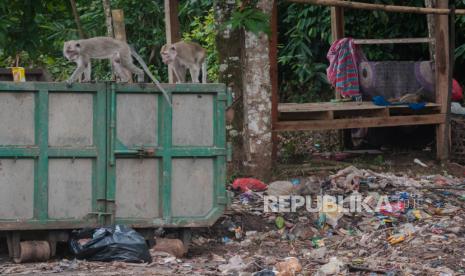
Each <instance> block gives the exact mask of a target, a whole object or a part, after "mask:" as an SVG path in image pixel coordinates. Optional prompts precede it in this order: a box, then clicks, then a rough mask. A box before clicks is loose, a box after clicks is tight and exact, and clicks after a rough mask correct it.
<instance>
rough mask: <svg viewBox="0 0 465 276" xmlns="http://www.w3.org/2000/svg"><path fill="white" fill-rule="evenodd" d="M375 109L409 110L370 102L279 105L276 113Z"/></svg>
mask: <svg viewBox="0 0 465 276" xmlns="http://www.w3.org/2000/svg"><path fill="white" fill-rule="evenodd" d="M439 106H440V105H439V104H436V103H427V104H426V106H425V108H436V107H439ZM377 109H395V110H399V109H409V107H408V106H406V105H393V106H388V107H385V106H379V105H375V104H373V103H372V102H345V103H331V102H322V103H301V104H298V103H280V104H279V105H278V111H279V112H280V113H292V112H321V111H328V110H332V111H341V110H377Z"/></svg>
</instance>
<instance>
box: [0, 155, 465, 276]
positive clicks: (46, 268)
mask: <svg viewBox="0 0 465 276" xmlns="http://www.w3.org/2000/svg"><path fill="white" fill-rule="evenodd" d="M379 156H381V155H377V154H375V155H363V156H351V157H346V158H345V159H344V160H339V161H335V160H334V159H335V158H333V157H334V156H326V157H324V158H322V159H317V160H314V161H312V162H308V163H305V164H299V165H286V166H282V167H280V169H279V170H278V171H277V172H275V174H274V178H275V180H283V181H287V180H292V181H293V182H294V185H295V186H293V187H291V188H290V189H289V190H288V191H287V192H288V193H289V194H294V195H307V196H308V195H311V196H314V195H321V194H330V195H349V194H353V193H359V194H361V195H363V196H368V197H370V196H371V197H373V198H376V197H379V196H380V195H388V198H389V202H391V203H393V204H396V203H398V202H400V201H402V200H412V199H414V200H418V201H415V203H416V205H413V206H410V205H409V206H408V207H407V206H405V207H404V208H402V209H401V210H397V211H396V210H390V211H389V210H388V211H386V212H384V213H379V212H375V213H367V212H358V213H344V214H343V215H341V217H337V219H336V222H337V223H336V224H334V220H331V218H333V215H334V214H330V213H327V214H325V216H322V215H321V214H322V213H324V212H316V213H315V212H313V213H309V212H308V211H306V210H305V208H303V209H299V210H298V211H297V212H290V213H287V212H268V213H267V212H264V201H263V194H264V193H265V194H266V193H275V192H276V191H274V192H272V187H275V186H274V185H273V184H272V183H267V184H269V186H268V190H267V191H265V192H253V191H250V192H246V193H243V192H240V191H235V197H234V200H233V204H232V205H231V208H230V209H229V210H228V211H227V212H226V214H225V215H224V216H223V217H222V218H221V219H220V220H219V221H218V222H217V223H216V224H215V225H214V226H212V227H210V228H208V229H195V230H194V231H193V238H192V243H191V245H190V249H189V252H188V253H187V254H186V255H185V256H183V257H181V258H176V257H174V256H172V255H170V254H168V253H164V252H156V251H154V250H151V254H152V258H153V262H152V263H150V264H129V263H122V262H112V263H101V262H88V261H83V260H76V259H73V258H72V256H70V255H68V254H65V253H62V255H61V256H60V257H57V258H56V259H53V260H50V261H48V262H43V263H29V264H14V263H12V262H10V261H9V260H8V257H7V256H6V255H1V256H0V274H11V275H48V274H54V275H258V276H264V275H370V276H372V275H390V276H391V275H442V276H446V275H465V257H464V255H463V245H464V244H465V236H464V234H465V224H464V220H465V215H464V212H463V211H464V208H465V168H464V167H463V166H460V165H458V164H454V163H449V164H442V165H441V164H438V163H437V162H436V161H434V160H432V159H431V158H428V156H429V154H428V153H421V152H416V153H408V154H394V155H382V156H381V157H379ZM415 158H417V159H419V160H420V161H421V162H422V163H424V164H425V165H426V166H427V167H423V166H422V165H420V164H418V163H414V162H413V160H414V159H415ZM350 165H354V166H355V167H349V166H350ZM347 167H349V168H347ZM402 197H403V198H402ZM406 197H407V198H406ZM338 216H339V215H338ZM322 218H323V219H322ZM63 254H64V255H63ZM289 257H295V258H296V259H289ZM290 260H292V261H296V260H297V262H298V265H297V266H294V267H293V268H294V269H293V270H292V269H290V270H288V271H285V269H284V270H283V264H279V263H280V262H288V263H289V261H290ZM280 269H281V270H280ZM260 271H261V272H260ZM273 271H274V272H273Z"/></svg>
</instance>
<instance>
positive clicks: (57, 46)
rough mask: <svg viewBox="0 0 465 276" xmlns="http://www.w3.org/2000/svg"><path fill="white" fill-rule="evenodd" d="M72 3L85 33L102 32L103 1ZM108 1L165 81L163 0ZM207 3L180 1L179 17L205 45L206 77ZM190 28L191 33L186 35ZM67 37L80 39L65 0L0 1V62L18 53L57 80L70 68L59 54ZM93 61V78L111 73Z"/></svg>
mask: <svg viewBox="0 0 465 276" xmlns="http://www.w3.org/2000/svg"><path fill="white" fill-rule="evenodd" d="M76 4H77V9H78V13H79V15H80V19H81V24H82V26H83V29H84V32H85V33H86V34H87V35H88V37H95V36H105V35H106V33H107V31H106V26H105V16H104V12H103V6H102V1H101V0H79V1H76ZM111 6H112V9H118V8H119V9H123V11H124V14H125V26H126V36H127V39H128V43H130V44H132V45H134V47H135V49H136V50H137V52H138V53H139V54H140V55H141V56H142V58H143V59H144V60H146V61H149V60H150V62H149V63H148V64H149V68H150V70H151V71H152V73H153V74H154V75H155V77H157V78H159V79H160V80H161V81H167V66H166V65H164V64H163V63H162V62H161V59H160V55H159V51H160V48H161V46H162V45H163V44H165V43H166V36H165V22H164V9H163V7H164V1H163V0H153V1H143V8H142V5H141V1H137V0H112V1H111ZM211 7H212V1H211V0H186V1H181V5H180V15H179V17H180V18H179V19H180V22H181V30H182V32H183V33H187V34H186V37H191V38H192V39H193V40H197V41H200V42H201V43H202V45H204V46H205V47H207V50H208V53H209V56H208V62H209V65H210V70H209V72H210V74H211V75H210V76H209V77H210V79H213V78H216V74H217V71H218V70H217V66H218V65H217V62H216V59H215V57H214V56H215V53H216V52H215V51H216V50H215V49H214V42H213V40H212V38H213V36H214V31H212V29H213V26H214V24H213V23H214V22H213V21H212V20H213V19H212V18H213V15H212V11H210V9H211ZM209 14H211V15H209ZM203 20H207V21H208V22H203ZM202 28H206V29H202ZM191 29H192V32H193V33H192V34H191V35H189V34H190V32H191ZM204 35H205V37H204ZM70 39H79V35H78V31H77V29H76V24H75V21H74V18H73V15H72V12H71V6H70V4H69V1H68V0H67V1H60V0H47V1H35V0H10V1H0V66H2V67H8V66H12V65H14V62H15V56H16V55H17V54H18V55H19V57H20V65H21V66H24V67H37V66H42V67H46V68H47V70H48V71H49V72H50V73H51V74H52V76H53V77H54V79H55V80H56V81H62V80H64V79H66V78H67V77H68V76H69V74H70V73H71V72H72V70H73V69H74V68H75V65H74V64H73V63H71V62H68V61H66V60H65V59H64V58H63V54H62V47H63V42H64V41H66V40H70ZM150 57H151V59H150ZM92 67H93V68H92V74H93V76H92V77H93V79H97V80H105V79H109V78H110V74H109V72H110V69H109V64H108V62H107V61H93V62H92ZM215 68H216V69H215ZM212 76H213V78H212Z"/></svg>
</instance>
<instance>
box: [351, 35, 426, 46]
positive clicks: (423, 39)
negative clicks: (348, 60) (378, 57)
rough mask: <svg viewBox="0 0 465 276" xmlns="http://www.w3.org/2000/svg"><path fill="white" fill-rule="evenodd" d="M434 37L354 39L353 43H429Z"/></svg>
mask: <svg viewBox="0 0 465 276" xmlns="http://www.w3.org/2000/svg"><path fill="white" fill-rule="evenodd" d="M432 41H434V38H429V37H415V38H387V39H354V43H355V44H404V43H405V44H407V43H431V42H432Z"/></svg>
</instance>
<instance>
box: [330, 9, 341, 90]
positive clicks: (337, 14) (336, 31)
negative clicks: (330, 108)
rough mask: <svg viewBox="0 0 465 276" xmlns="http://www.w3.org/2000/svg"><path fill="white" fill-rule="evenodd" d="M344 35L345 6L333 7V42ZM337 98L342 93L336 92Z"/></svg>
mask: <svg viewBox="0 0 465 276" xmlns="http://www.w3.org/2000/svg"><path fill="white" fill-rule="evenodd" d="M343 37H344V8H341V7H331V38H332V42H334V41H336V40H338V39H341V38H343ZM334 96H335V98H336V99H340V98H341V95H340V94H339V93H337V92H335V94H334Z"/></svg>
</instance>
